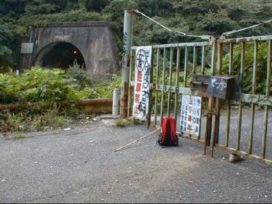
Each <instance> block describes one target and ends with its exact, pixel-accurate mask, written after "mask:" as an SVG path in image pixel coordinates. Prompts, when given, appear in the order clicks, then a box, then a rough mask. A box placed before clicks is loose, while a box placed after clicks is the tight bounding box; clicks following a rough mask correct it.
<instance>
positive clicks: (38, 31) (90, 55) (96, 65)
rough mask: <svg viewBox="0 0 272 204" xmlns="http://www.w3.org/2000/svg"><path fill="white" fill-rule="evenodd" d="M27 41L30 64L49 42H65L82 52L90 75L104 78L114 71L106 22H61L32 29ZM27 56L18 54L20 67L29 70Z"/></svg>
mask: <svg viewBox="0 0 272 204" xmlns="http://www.w3.org/2000/svg"><path fill="white" fill-rule="evenodd" d="M29 41H30V42H33V43H34V49H33V53H32V55H31V60H30V61H31V65H34V64H35V61H36V59H37V56H38V55H39V53H40V52H41V51H42V50H43V49H44V48H45V47H46V46H48V45H49V44H51V43H53V42H68V43H71V44H73V45H74V46H76V47H77V48H78V49H79V50H80V51H81V53H82V55H83V58H84V60H85V64H86V70H87V71H88V72H89V73H90V74H91V75H92V76H105V75H110V74H112V73H115V72H116V71H117V70H118V59H117V46H116V41H115V39H114V36H113V33H112V31H111V29H110V26H109V24H108V23H106V22H81V23H63V24H61V25H49V26H46V27H40V28H33V29H32V30H31V32H30V36H29ZM27 57H28V56H27V55H21V68H26V67H30V64H28V63H27V62H29V60H25V58H27Z"/></svg>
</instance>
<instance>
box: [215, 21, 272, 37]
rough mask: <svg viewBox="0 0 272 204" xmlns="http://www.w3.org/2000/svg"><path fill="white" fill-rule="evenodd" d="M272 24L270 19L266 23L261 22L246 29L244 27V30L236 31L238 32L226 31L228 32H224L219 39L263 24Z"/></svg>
mask: <svg viewBox="0 0 272 204" xmlns="http://www.w3.org/2000/svg"><path fill="white" fill-rule="evenodd" d="M271 22H272V19H270V20H267V21H263V22H261V23H258V24H255V25H252V26H248V27H245V28H241V29H238V30H232V31H228V32H224V33H223V34H222V35H221V37H220V38H224V37H225V36H229V35H231V34H233V33H238V32H242V31H245V30H249V29H252V28H256V27H258V26H261V25H264V24H267V23H271Z"/></svg>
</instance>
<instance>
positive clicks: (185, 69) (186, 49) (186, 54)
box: [183, 46, 188, 87]
mask: <svg viewBox="0 0 272 204" xmlns="http://www.w3.org/2000/svg"><path fill="white" fill-rule="evenodd" d="M187 69H188V47H187V46H186V47H185V56H184V76H183V81H184V87H186V86H187Z"/></svg>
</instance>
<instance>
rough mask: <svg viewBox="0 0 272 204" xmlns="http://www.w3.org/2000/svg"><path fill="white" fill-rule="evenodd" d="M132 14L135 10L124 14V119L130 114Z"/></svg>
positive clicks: (122, 101) (122, 87)
mask: <svg viewBox="0 0 272 204" xmlns="http://www.w3.org/2000/svg"><path fill="white" fill-rule="evenodd" d="M132 13H133V10H125V12H124V30H123V61H122V84H121V101H120V106H121V107H120V114H121V116H122V117H127V112H128V83H129V55H130V48H131V44H132Z"/></svg>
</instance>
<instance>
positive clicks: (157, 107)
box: [129, 35, 272, 163]
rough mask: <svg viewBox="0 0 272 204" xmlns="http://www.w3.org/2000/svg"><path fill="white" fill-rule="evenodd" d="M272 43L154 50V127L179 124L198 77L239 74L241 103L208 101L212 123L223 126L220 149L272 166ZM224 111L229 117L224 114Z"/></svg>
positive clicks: (227, 41)
mask: <svg viewBox="0 0 272 204" xmlns="http://www.w3.org/2000/svg"><path fill="white" fill-rule="evenodd" d="M271 41H272V35H265V36H252V37H240V38H222V39H217V40H215V39H212V40H210V41H204V42H188V43H187V42H186V43H172V44H162V45H152V50H153V53H152V62H153V63H152V64H153V78H154V80H152V81H151V89H152V91H153V95H152V96H153V97H152V100H153V101H152V114H153V121H152V122H153V124H154V125H158V124H161V121H162V118H163V116H171V115H172V116H173V117H175V118H176V119H178V117H179V112H180V105H181V100H180V99H181V96H182V95H192V91H191V89H190V79H191V78H192V75H193V74H201V75H207V76H212V75H237V76H238V79H239V81H240V83H241V94H240V97H239V98H238V99H235V100H229V101H222V100H220V99H216V100H214V99H211V98H208V99H206V100H205V107H204V109H205V110H208V111H213V112H215V113H216V114H215V116H213V117H215V120H213V119H211V118H210V120H212V121H214V122H213V123H214V124H215V123H217V124H216V125H214V127H213V128H211V129H212V130H213V131H214V132H213V137H215V136H219V135H220V138H221V141H218V143H217V144H216V146H218V147H223V148H224V149H226V150H229V151H230V152H235V153H239V154H241V155H247V156H248V157H253V158H257V159H262V160H263V161H265V162H266V163H272V155H271V158H268V157H267V152H268V149H271V148H272V147H271V145H272V142H270V144H271V145H269V140H272V135H271V130H269V125H268V123H269V121H271V120H269V119H270V118H271V116H270V115H269V113H270V111H271V108H272V95H271V93H272V92H271V91H272V87H271V71H272V69H271V60H272V59H271V55H272V53H271V49H272V45H271ZM138 47H141V46H133V47H132V48H131V58H130V83H129V86H130V88H129V98H131V97H132V95H133V87H134V81H135V79H134V63H135V62H134V61H135V55H136V53H135V52H136V49H137V48H138ZM261 51H262V52H265V54H266V56H265V57H264V56H263V54H261V53H260V52H261ZM261 57H262V58H261ZM261 59H265V62H264V61H260V60H261ZM261 63H262V66H263V64H265V66H266V67H262V68H261V67H260V64H261ZM261 71H262V73H265V74H266V77H265V79H263V78H262V80H263V81H260V77H259V74H260V72H261ZM245 79H247V81H246V80H245ZM264 80H265V81H264ZM260 82H262V83H263V84H264V85H263V86H265V87H261V88H264V91H260V86H259V84H260ZM246 84H247V86H248V87H249V88H247V89H245V85H246ZM245 90H247V91H245ZM262 90H263V89H262ZM132 102H133V100H129V103H132ZM214 102H215V103H214ZM234 106H236V107H238V109H237V113H235V111H233V107H234ZM129 107H130V109H131V104H129ZM257 107H261V108H263V109H262V110H263V112H264V118H263V119H264V120H263V123H262V125H261V126H262V130H263V133H262V135H261V136H260V135H257V134H255V130H256V128H257V127H256V124H255V123H256V110H258V109H256V108H257ZM222 108H223V109H222ZM248 109H250V116H249V127H248V132H249V133H248V134H246V133H245V131H243V130H244V128H245V127H244V126H245V124H244V123H243V122H244V121H243V120H244V119H243V118H244V117H245V114H246V111H245V110H248ZM150 110H151V108H150ZM220 110H221V111H220ZM202 111H203V110H201V112H202ZM221 112H223V113H224V114H223V115H222V114H221ZM129 113H131V111H130V112H129ZM234 114H237V116H236V115H235V117H236V118H237V123H236V122H235V125H234V123H233V121H232V118H233V116H234ZM223 117H224V118H225V122H224V124H221V123H222V122H220V121H221V120H220V118H221V119H222V118H223ZM246 117H247V116H246ZM200 124H201V123H200ZM259 126H260V125H259V124H258V127H259ZM202 127H203V126H202ZM204 127H205V125H204ZM207 127H209V126H207ZM217 128H218V129H217ZM216 131H217V132H216ZM200 133H201V131H200ZM188 137H189V138H190V139H196V140H197V141H200V142H201V141H202V142H203V137H204V136H203V134H201V135H200V136H199V137H198V138H194V137H192V136H191V135H188ZM256 139H260V140H261V142H260V144H261V145H260V146H258V147H256V145H259V142H257V143H256V142H255V140H256ZM245 144H246V145H245ZM245 146H246V148H245ZM256 148H257V150H256ZM271 151H272V150H271Z"/></svg>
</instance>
